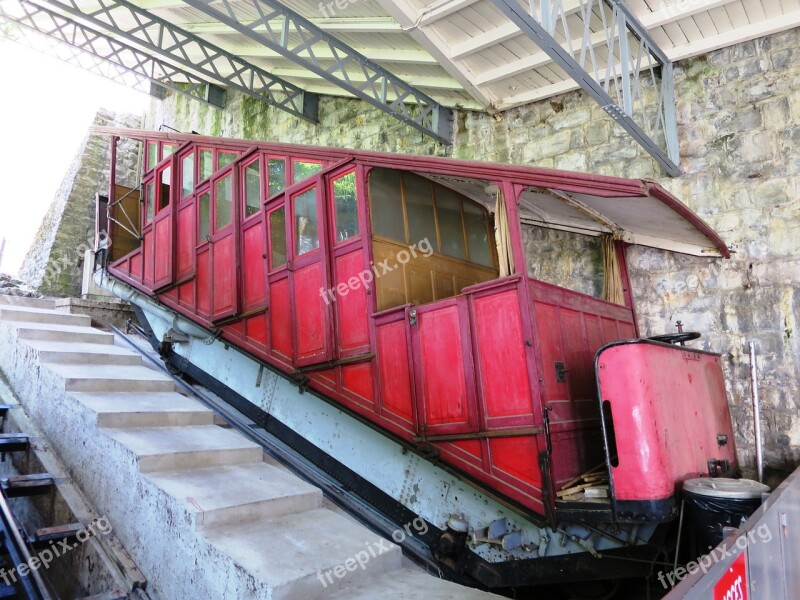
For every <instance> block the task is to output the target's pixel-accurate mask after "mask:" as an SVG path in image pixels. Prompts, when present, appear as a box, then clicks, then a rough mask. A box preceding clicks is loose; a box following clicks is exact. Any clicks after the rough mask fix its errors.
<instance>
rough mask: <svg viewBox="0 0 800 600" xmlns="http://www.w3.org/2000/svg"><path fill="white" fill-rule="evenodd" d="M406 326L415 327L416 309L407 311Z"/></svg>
mask: <svg viewBox="0 0 800 600" xmlns="http://www.w3.org/2000/svg"><path fill="white" fill-rule="evenodd" d="M408 324H409V325H416V324H417V309H416V308H412V309H411V310H410V311H408Z"/></svg>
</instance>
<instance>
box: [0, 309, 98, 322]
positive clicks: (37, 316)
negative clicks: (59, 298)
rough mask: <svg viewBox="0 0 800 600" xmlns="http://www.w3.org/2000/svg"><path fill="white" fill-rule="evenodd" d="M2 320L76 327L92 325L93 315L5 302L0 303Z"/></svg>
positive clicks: (0, 318)
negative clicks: (88, 315)
mask: <svg viewBox="0 0 800 600" xmlns="http://www.w3.org/2000/svg"><path fill="white" fill-rule="evenodd" d="M0 321H23V322H26V323H52V324H54V325H74V326H76V327H90V326H91V325H92V319H91V317H87V316H86V315H73V314H70V313H65V312H59V311H57V310H48V309H45V308H31V307H29V306H13V305H4V304H0Z"/></svg>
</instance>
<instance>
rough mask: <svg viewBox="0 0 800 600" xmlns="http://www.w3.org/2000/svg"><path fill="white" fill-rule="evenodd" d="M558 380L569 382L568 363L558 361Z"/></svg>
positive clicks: (558, 381)
mask: <svg viewBox="0 0 800 600" xmlns="http://www.w3.org/2000/svg"><path fill="white" fill-rule="evenodd" d="M556 382H557V383H567V365H565V364H564V363H563V362H557V363H556Z"/></svg>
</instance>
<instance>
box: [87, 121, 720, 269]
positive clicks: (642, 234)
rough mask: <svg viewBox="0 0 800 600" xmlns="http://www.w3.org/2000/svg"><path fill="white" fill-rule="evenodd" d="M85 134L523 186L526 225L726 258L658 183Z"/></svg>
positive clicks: (146, 134)
mask: <svg viewBox="0 0 800 600" xmlns="http://www.w3.org/2000/svg"><path fill="white" fill-rule="evenodd" d="M90 133H93V134H98V135H113V136H119V137H125V138H133V139H139V140H144V139H150V140H163V141H172V142H175V143H178V144H181V143H186V142H195V143H199V144H203V143H214V144H224V145H226V146H229V147H231V148H234V149H239V150H241V151H244V150H246V149H249V148H253V147H258V148H259V149H261V150H265V151H268V152H275V153H286V154H293V155H300V156H305V157H309V158H319V159H322V160H328V161H330V160H334V161H341V160H345V159H348V158H352V159H355V160H356V161H358V162H359V163H361V164H364V165H367V166H374V167H384V168H392V169H402V170H407V171H414V172H416V173H419V174H422V175H426V176H428V177H430V178H431V179H435V180H437V181H440V182H442V183H444V184H445V185H449V186H450V187H452V188H453V189H456V190H457V191H460V192H461V193H463V194H465V195H467V196H469V197H471V198H473V199H475V200H477V201H479V202H482V203H483V204H485V205H487V206H488V207H489V208H491V207H493V200H494V196H493V192H492V189H491V185H492V184H496V183H500V182H502V181H508V182H510V183H512V184H514V185H516V186H519V188H521V189H522V193H521V194H520V197H519V208H520V210H519V212H520V218H521V220H522V222H523V223H526V224H531V225H538V226H542V227H547V228H550V229H560V230H564V231H572V232H575V233H581V234H584V235H592V236H599V235H605V234H609V233H611V234H616V235H617V236H618V237H619V238H620V239H622V240H624V241H627V242H629V243H631V244H638V245H642V246H649V247H652V248H660V249H663V250H670V251H672V252H680V253H682V254H691V255H694V256H707V257H724V258H730V256H731V252H730V249H729V248H728V246H727V245H726V244H725V242H724V241H723V240H722V238H721V237H720V236H719V235H718V234H717V233H716V232H715V231H714V230H713V229H712V228H711V227H710V226H709V225H708V224H707V223H706V222H705V221H703V219H702V218H700V216H698V215H697V214H696V213H695V212H694V211H692V209H690V208H689V207H688V206H686V205H685V204H683V203H682V202H681V201H680V200H678V199H677V198H676V197H675V196H673V195H672V194H671V193H670V192H668V191H667V190H666V189H664V188H663V187H662V186H660V185H659V184H658V183H655V182H653V181H648V180H642V179H626V178H622V177H611V176H605V175H590V174H586V173H578V172H570V171H558V170H554V169H541V168H536V167H522V166H515V165H504V164H496V163H487V162H474V161H464V160H455V159H451V158H438V157H432V156H413V155H404V154H389V153H384V152H371V151H359V150H347V149H341V148H324V147H319V146H300V145H296V144H278V143H272V142H256V141H252V140H241V139H238V140H237V139H228V138H210V137H207V136H200V135H192V134H180V133H172V132H157V131H143V130H138V129H118V128H113V127H92V128H91V129H90Z"/></svg>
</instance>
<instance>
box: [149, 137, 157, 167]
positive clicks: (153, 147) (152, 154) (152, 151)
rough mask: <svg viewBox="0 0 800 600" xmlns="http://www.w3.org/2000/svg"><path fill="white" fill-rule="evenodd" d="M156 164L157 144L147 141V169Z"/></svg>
mask: <svg viewBox="0 0 800 600" xmlns="http://www.w3.org/2000/svg"><path fill="white" fill-rule="evenodd" d="M156 164H158V144H157V143H156V142H148V143H147V170H148V171H149V170H150V169H152V168H153V167H155V166H156Z"/></svg>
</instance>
